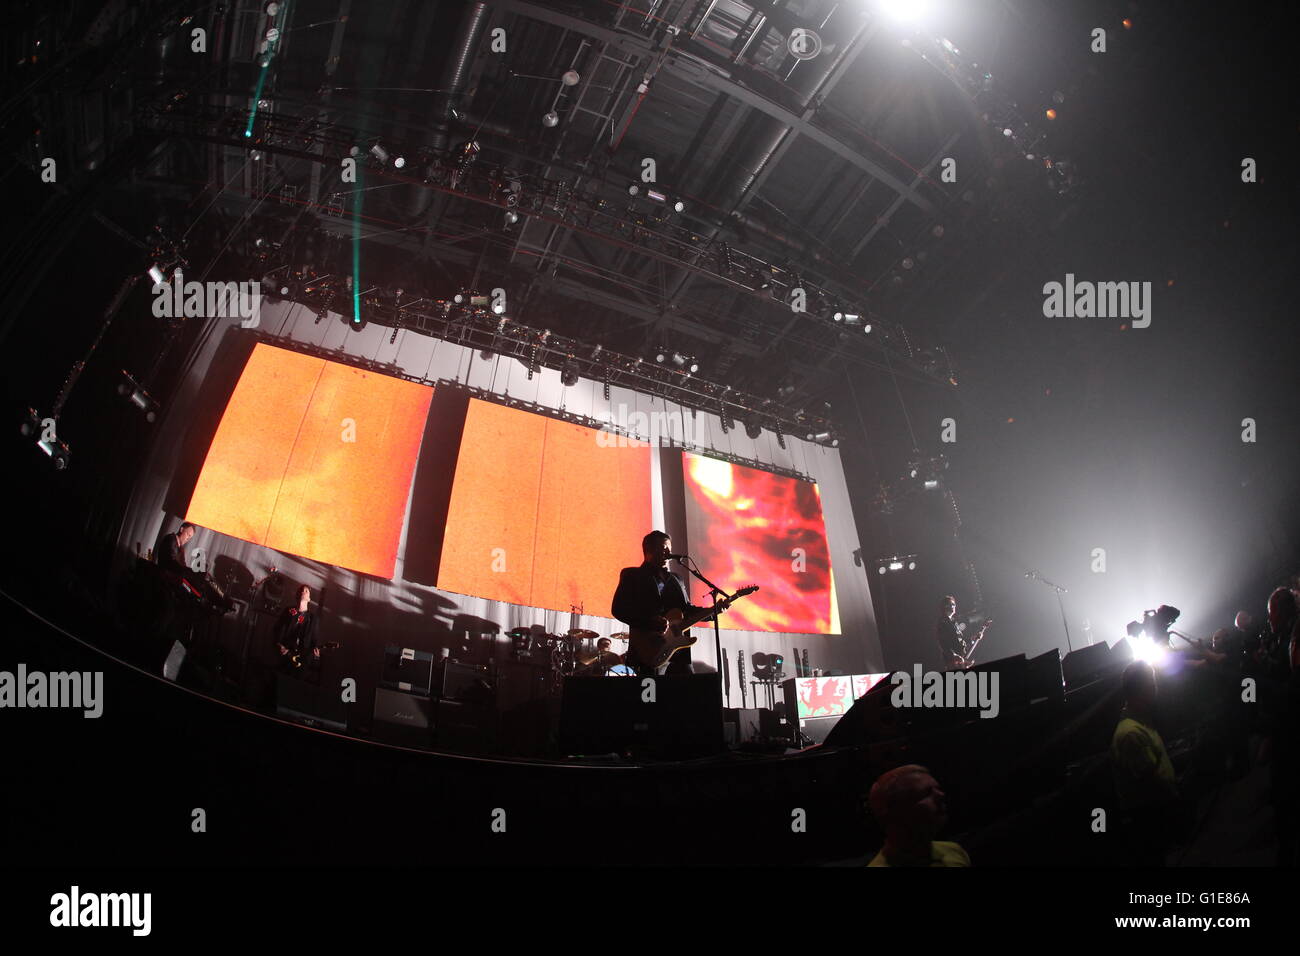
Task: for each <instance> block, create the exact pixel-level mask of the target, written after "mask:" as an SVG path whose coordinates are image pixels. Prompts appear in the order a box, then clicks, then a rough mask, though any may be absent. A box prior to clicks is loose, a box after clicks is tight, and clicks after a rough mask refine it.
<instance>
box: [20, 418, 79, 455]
mask: <svg viewBox="0 0 1300 956" xmlns="http://www.w3.org/2000/svg"><path fill="white" fill-rule="evenodd" d="M57 427H58V420H57V419H55V428H56V430H57ZM18 430H19V431H20V432H22V434H23V435H24V436H25V437H27V438H32V437H35V438H36V447H37V448H39V449H40V450H41V451H43V452H45V454H46V455H48V456H49V458H50V460H51V461H53V462H54V467H55V469H56V470H58V471H63V470H64V469H65V468H67V467H68V461H69V459H70V458H71V455H72V453H71V452H70V451H69V449H68V446H67V444H66V443H65V442H61V441H59V440H58V438H57V437H53V436H52V437H50V438H49V439H46V438H45V427H44V425H43V423H42V421H41V416H40V413H39V412H37V411H36V409H34V408H29V409H28V410H27V420H26V421H25V422H23V423H22V425H20V426H19V429H18Z"/></svg>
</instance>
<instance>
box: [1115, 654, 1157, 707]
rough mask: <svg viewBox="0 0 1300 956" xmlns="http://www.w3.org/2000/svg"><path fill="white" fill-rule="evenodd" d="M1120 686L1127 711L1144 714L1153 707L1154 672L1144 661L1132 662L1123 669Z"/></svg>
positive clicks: (1154, 697) (1154, 700)
mask: <svg viewBox="0 0 1300 956" xmlns="http://www.w3.org/2000/svg"><path fill="white" fill-rule="evenodd" d="M1121 686H1122V687H1123V691H1124V703H1125V705H1126V706H1127V707H1128V709H1129V710H1131V711H1134V712H1135V713H1144V712H1146V711H1149V710H1150V709H1151V708H1152V707H1153V706H1154V705H1155V702H1156V672H1155V668H1153V667H1152V666H1151V665H1150V664H1148V663H1147V662H1146V661H1134V662H1133V663H1131V664H1129V665H1128V667H1126V668H1124V677H1123V679H1122V682H1121Z"/></svg>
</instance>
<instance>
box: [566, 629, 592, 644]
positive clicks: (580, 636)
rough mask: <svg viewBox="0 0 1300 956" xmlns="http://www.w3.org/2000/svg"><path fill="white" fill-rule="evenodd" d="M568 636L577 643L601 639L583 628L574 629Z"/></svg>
mask: <svg viewBox="0 0 1300 956" xmlns="http://www.w3.org/2000/svg"><path fill="white" fill-rule="evenodd" d="M566 636H567V637H569V638H570V639H572V640H576V641H593V640H595V639H596V638H598V637H600V635H599V634H597V633H596V632H595V631H588V630H587V629H586V628H581V627H575V628H572V629H571V630H570V631H569V632H568V634H567V635H566Z"/></svg>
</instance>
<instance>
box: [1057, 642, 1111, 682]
mask: <svg viewBox="0 0 1300 956" xmlns="http://www.w3.org/2000/svg"><path fill="white" fill-rule="evenodd" d="M1110 669H1111V653H1110V647H1109V646H1108V645H1107V644H1106V642H1105V641H1102V642H1100V643H1098V644H1092V645H1090V646H1088V647H1081V648H1079V649H1078V650H1077V651H1071V652H1070V653H1068V654H1066V655H1065V660H1063V661H1061V674H1062V675H1063V676H1064V678H1065V687H1066V689H1067V690H1074V689H1075V688H1076V687H1082V686H1083V685H1084V684H1090V683H1092V682H1093V681H1095V680H1098V679H1100V678H1102V677H1104V676H1105V675H1106V673H1107V672H1108V671H1109V670H1110Z"/></svg>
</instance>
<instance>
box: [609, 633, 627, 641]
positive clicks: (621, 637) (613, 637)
mask: <svg viewBox="0 0 1300 956" xmlns="http://www.w3.org/2000/svg"><path fill="white" fill-rule="evenodd" d="M628 636H629V635H628V633H627V631H619V632H618V633H617V634H611V635H609V637H610V640H613V641H626V640H627V639H628Z"/></svg>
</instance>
